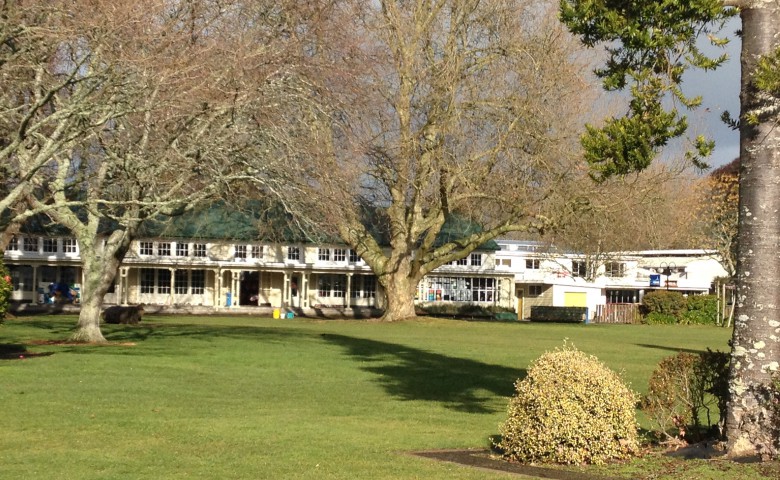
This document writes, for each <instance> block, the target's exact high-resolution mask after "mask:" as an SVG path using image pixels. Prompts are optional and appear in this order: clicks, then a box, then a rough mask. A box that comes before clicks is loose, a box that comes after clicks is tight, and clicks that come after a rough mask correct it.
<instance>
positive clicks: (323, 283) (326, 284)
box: [317, 275, 331, 298]
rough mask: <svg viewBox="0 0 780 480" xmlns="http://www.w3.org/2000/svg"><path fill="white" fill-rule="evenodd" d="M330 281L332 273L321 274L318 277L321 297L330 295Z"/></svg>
mask: <svg viewBox="0 0 780 480" xmlns="http://www.w3.org/2000/svg"><path fill="white" fill-rule="evenodd" d="M330 281H331V277H330V275H320V276H319V277H317V295H319V296H320V298H325V297H330V290H331V285H330Z"/></svg>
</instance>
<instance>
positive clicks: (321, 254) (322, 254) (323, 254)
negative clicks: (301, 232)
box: [317, 248, 330, 262]
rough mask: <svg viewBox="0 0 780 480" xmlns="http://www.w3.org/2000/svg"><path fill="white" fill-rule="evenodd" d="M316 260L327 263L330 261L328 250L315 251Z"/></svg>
mask: <svg viewBox="0 0 780 480" xmlns="http://www.w3.org/2000/svg"><path fill="white" fill-rule="evenodd" d="M317 260H319V261H321V262H327V261H329V260H330V249H329V248H320V249H318V250H317Z"/></svg>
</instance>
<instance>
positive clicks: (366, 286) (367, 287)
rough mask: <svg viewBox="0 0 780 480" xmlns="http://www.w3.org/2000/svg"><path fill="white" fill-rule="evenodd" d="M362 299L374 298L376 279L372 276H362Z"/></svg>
mask: <svg viewBox="0 0 780 480" xmlns="http://www.w3.org/2000/svg"><path fill="white" fill-rule="evenodd" d="M362 278H363V291H362V294H363V295H362V296H363V298H374V297H376V277H375V276H373V275H363V277H362Z"/></svg>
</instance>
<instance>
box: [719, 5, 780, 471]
mask: <svg viewBox="0 0 780 480" xmlns="http://www.w3.org/2000/svg"><path fill="white" fill-rule="evenodd" d="M741 15H742V31H743V37H742V56H741V58H742V85H741V93H740V96H741V105H742V112H741V116H740V118H741V127H740V158H741V169H740V189H739V192H740V193H739V197H740V198H739V239H738V258H737V306H736V319H735V321H734V336H733V346H732V359H731V371H730V378H729V397H730V398H729V404H728V416H727V419H726V437H727V449H728V453H729V455H730V456H731V457H745V456H760V457H762V458H771V457H776V456H777V453H778V451H777V443H776V442H777V435H776V433H777V432H776V428H777V427H776V421H775V420H776V419H773V412H772V409H771V407H770V405H769V402H768V400H769V397H768V395H769V388H770V385H771V381H772V376H773V375H774V374H775V373H776V372H777V371H778V360H780V316H779V315H778V300H779V299H780V282H778V278H779V277H780V256H779V255H778V251H780V191H778V186H780V150H778V145H780V130H779V129H778V128H777V125H776V122H777V115H776V113H771V111H770V109H768V108H767V107H768V106H769V105H770V103H769V102H771V101H772V99H770V98H768V97H767V96H766V94H763V95H762V94H761V93H760V92H758V91H757V89H756V87H755V85H754V84H753V79H752V77H753V73H754V72H755V70H756V63H757V61H758V59H759V57H760V56H762V55H766V54H769V53H771V52H773V51H774V50H775V49H776V48H777V47H778V25H779V24H780V6H778V4H777V3H776V2H774V1H766V0H762V1H757V2H753V4H752V6H751V7H750V8H746V9H744V10H743V11H742V13H741ZM767 112H770V113H767ZM750 113H756V114H758V115H759V116H760V118H761V120H760V122H759V123H758V124H751V123H750V122H748V121H747V114H750Z"/></svg>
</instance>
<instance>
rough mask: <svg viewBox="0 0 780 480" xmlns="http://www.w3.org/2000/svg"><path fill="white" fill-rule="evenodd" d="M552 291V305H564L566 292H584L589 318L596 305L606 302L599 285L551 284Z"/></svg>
mask: <svg viewBox="0 0 780 480" xmlns="http://www.w3.org/2000/svg"><path fill="white" fill-rule="evenodd" d="M552 291H553V295H552V297H553V305H555V306H564V305H566V293H584V294H585V295H586V306H587V307H588V316H589V318H593V315H595V313H596V306H597V305H603V304H605V303H606V297H605V295H604V291H603V290H602V289H601V287H596V286H581V285H565V284H557V285H553V286H552Z"/></svg>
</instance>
